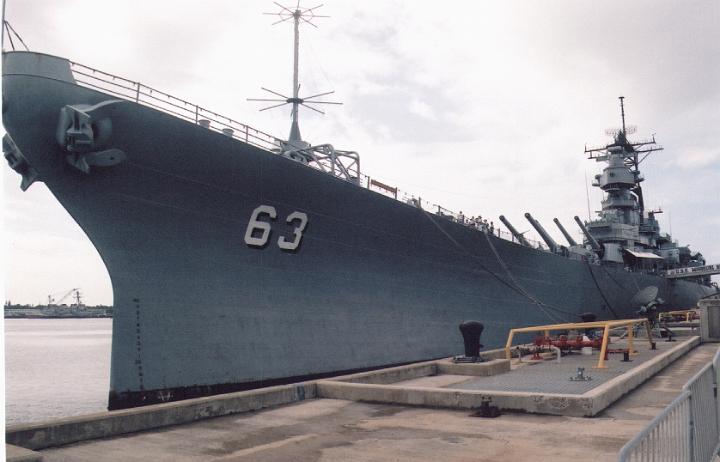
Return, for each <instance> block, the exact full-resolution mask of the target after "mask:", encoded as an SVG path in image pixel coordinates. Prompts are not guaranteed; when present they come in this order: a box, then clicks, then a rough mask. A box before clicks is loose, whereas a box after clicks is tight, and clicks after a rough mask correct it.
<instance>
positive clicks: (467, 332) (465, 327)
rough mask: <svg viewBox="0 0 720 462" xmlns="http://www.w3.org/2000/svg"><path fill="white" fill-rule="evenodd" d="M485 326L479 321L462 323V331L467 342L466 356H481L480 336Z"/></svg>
mask: <svg viewBox="0 0 720 462" xmlns="http://www.w3.org/2000/svg"><path fill="white" fill-rule="evenodd" d="M483 329H485V326H483V325H482V323H481V322H478V321H465V322H463V323H461V324H460V333H461V334H462V336H463V342H464V343H465V356H466V357H468V358H477V357H479V356H480V348H482V345H481V344H480V336H481V335H482V332H483Z"/></svg>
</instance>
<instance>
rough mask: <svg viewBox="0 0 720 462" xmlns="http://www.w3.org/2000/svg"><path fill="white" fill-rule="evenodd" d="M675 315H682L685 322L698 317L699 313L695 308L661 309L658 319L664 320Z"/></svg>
mask: <svg viewBox="0 0 720 462" xmlns="http://www.w3.org/2000/svg"><path fill="white" fill-rule="evenodd" d="M675 316H683V317H685V321H686V322H690V321H692V320H693V319H699V318H700V313H699V312H698V310H697V309H689V310H676V311H663V312H661V313H660V314H659V315H658V320H659V321H665V320H667V318H671V319H672V318H674V317H675Z"/></svg>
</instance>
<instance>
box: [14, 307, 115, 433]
mask: <svg viewBox="0 0 720 462" xmlns="http://www.w3.org/2000/svg"><path fill="white" fill-rule="evenodd" d="M111 337H112V319H6V320H5V423H6V424H7V425H14V424H19V423H29V422H39V421H43V420H48V419H57V418H61V417H69V416H74V415H81V414H88V413H93V412H100V411H104V410H106V406H107V396H108V390H109V386H110V342H111Z"/></svg>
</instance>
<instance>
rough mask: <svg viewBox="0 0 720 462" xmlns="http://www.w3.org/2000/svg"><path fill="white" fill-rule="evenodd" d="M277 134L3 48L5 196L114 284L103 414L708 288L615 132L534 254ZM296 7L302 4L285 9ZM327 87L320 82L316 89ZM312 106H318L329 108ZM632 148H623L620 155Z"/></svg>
mask: <svg viewBox="0 0 720 462" xmlns="http://www.w3.org/2000/svg"><path fill="white" fill-rule="evenodd" d="M286 10H287V11H284V13H285V16H284V17H283V18H282V19H281V20H282V21H286V20H287V21H289V22H291V23H294V27H295V63H294V64H295V68H294V71H295V72H294V82H293V92H292V96H291V97H287V96H284V95H282V94H280V93H278V92H274V91H270V90H268V91H269V92H270V93H272V94H273V96H274V97H277V98H268V99H267V101H269V102H271V103H272V105H277V106H280V105H284V104H290V105H292V108H293V112H292V116H293V117H292V125H291V129H290V134H289V136H288V138H287V139H279V138H277V137H275V136H272V135H269V134H266V133H264V132H262V131H259V130H256V129H253V128H251V127H249V126H247V125H244V124H241V123H239V122H236V121H234V120H232V119H230V118H227V117H225V116H221V115H219V114H216V113H214V112H212V111H209V110H207V109H205V108H202V107H200V106H197V105H195V104H192V103H190V102H188V101H185V100H183V99H180V98H177V97H173V96H171V95H168V94H166V93H163V92H161V91H159V90H157V89H155V88H151V87H148V86H145V85H143V84H141V83H138V82H135V81H131V80H127V79H124V78H121V77H118V76H114V75H111V74H108V73H105V72H102V71H100V70H97V69H93V68H90V67H88V66H84V65H81V64H78V63H75V62H72V61H70V60H68V59H65V58H61V57H57V56H50V55H46V54H42V53H38V52H31V51H8V52H4V53H3V68H2V72H3V95H2V97H3V125H4V127H5V129H6V131H7V135H6V136H5V137H4V139H3V151H4V154H5V158H6V159H7V161H8V163H9V165H10V167H11V168H12V169H14V170H15V171H16V172H17V173H18V174H19V175H20V176H21V178H22V179H21V188H22V189H23V190H24V189H27V188H28V187H30V186H31V185H32V183H34V182H36V181H40V182H43V183H45V185H47V187H48V188H49V190H50V191H51V192H52V194H53V195H54V196H55V197H56V198H57V200H58V201H59V203H60V204H61V205H62V206H63V207H64V208H65V209H66V210H67V212H68V213H69V214H70V215H71V216H72V217H73V219H74V220H75V221H76V222H77V223H78V224H79V225H80V227H81V228H82V229H83V231H84V232H85V233H86V234H87V236H88V237H89V239H90V240H91V242H92V243H93V245H94V246H95V248H96V249H97V251H98V253H99V255H100V256H101V258H102V259H103V261H104V263H105V265H106V268H107V271H108V274H109V276H110V279H111V281H112V289H113V296H114V313H113V338H112V357H111V372H110V375H111V378H110V390H109V401H108V407H109V409H121V408H128V407H134V406H141V405H146V404H152V403H158V402H167V401H174V400H179V399H185V398H191V397H197V396H204V395H210V394H217V393H224V392H230V391H237V390H244V389H251V388H257V387H262V386H268V385H274V384H280V383H292V382H298V381H302V380H306V379H310V378H318V377H324V376H329V375H334V374H339V373H346V372H350V371H361V370H368V369H373V368H379V367H383V366H388V365H396V364H405V363H411V362H415V361H420V360H428V359H434V358H441V357H447V356H450V355H454V354H457V353H459V352H460V351H462V340H461V339H460V336H459V335H457V334H456V332H457V327H458V324H459V323H461V322H462V321H465V320H468V319H474V320H479V321H481V322H482V323H483V324H484V326H485V334H484V336H483V339H482V340H483V343H485V345H487V346H498V345H500V344H501V343H502V342H503V340H504V338H505V337H506V335H507V332H508V330H509V329H510V328H512V327H517V326H520V325H532V324H547V323H548V322H560V321H577V320H579V319H580V317H581V316H583V315H586V314H587V313H591V314H593V315H595V316H597V317H599V318H602V319H613V318H625V317H631V316H635V315H636V314H637V313H638V311H640V310H646V311H648V310H653V309H660V310H663V309H676V308H688V307H692V306H694V305H695V304H696V303H697V301H698V300H699V299H700V298H702V297H705V296H709V295H711V294H714V293H716V292H717V288H716V287H715V286H713V284H712V283H711V280H710V276H709V275H710V274H715V273H717V272H718V271H717V269H718V268H717V266H713V265H707V264H706V262H705V260H704V258H703V257H702V255H701V254H700V253H693V252H691V251H690V249H689V248H688V247H686V246H681V245H679V244H678V243H677V242H676V241H675V240H674V239H673V238H672V237H671V236H670V235H668V234H666V233H662V232H661V231H660V228H659V225H658V221H657V218H656V214H657V211H653V210H645V202H644V198H643V195H642V188H641V183H642V181H643V180H644V179H643V177H642V175H641V173H640V170H639V165H640V162H641V161H642V160H643V159H644V157H645V156H647V155H648V154H650V153H651V152H652V151H655V150H658V149H660V147H659V146H657V144H656V143H655V140H654V138H653V139H651V140H648V141H639V142H634V141H631V140H630V139H629V138H628V135H630V134H631V133H630V131H631V130H630V129H629V128H626V127H625V114H624V102H623V100H622V99H621V107H622V108H623V109H622V111H623V112H622V121H623V126H622V128H621V129H619V130H617V131H616V132H614V133H612V134H611V136H612V141H611V142H610V143H608V144H606V145H605V146H602V147H600V148H590V149H587V148H586V149H585V153H586V155H587V156H588V157H589V158H590V159H592V160H594V161H596V162H599V163H601V164H603V169H602V172H601V173H600V174H598V175H597V176H596V177H595V185H596V186H597V187H599V188H600V189H601V190H602V191H603V192H604V200H603V202H602V211H601V212H600V213H599V216H598V217H597V219H595V220H590V221H586V222H584V221H582V220H580V219H579V218H578V217H575V221H576V222H577V225H578V226H579V228H580V229H581V230H582V233H583V236H584V238H583V240H582V242H576V241H575V240H574V239H573V237H572V235H571V233H569V232H568V231H567V230H566V229H565V228H564V227H563V226H562V224H561V223H560V221H559V220H556V223H557V225H558V226H559V227H560V230H561V232H562V233H563V235H564V236H565V237H566V238H567V241H568V242H567V245H563V244H559V243H557V242H556V241H554V240H553V238H552V237H551V236H550V234H549V233H548V232H547V231H546V230H545V229H544V228H543V227H542V225H541V224H540V223H539V222H538V221H537V220H535V219H534V218H533V217H532V216H531V215H530V214H526V217H527V219H528V220H529V222H530V223H531V224H532V226H533V227H534V228H535V229H536V230H537V231H538V233H539V234H540V236H541V237H542V239H543V241H544V245H543V244H540V243H537V242H532V241H530V239H528V238H526V237H525V236H524V234H522V233H520V232H518V231H517V230H516V229H515V228H514V227H513V226H512V224H511V223H510V222H509V221H508V220H507V219H506V218H505V217H501V221H503V222H504V223H505V224H506V226H507V228H508V229H509V230H510V234H507V233H505V232H500V231H499V230H497V229H495V228H493V229H490V228H489V227H488V226H486V223H485V222H484V221H483V220H478V219H471V218H469V217H466V216H464V215H462V214H461V213H460V214H457V213H453V212H450V211H449V210H446V209H444V208H442V207H439V206H431V205H430V204H428V203H426V202H425V201H423V200H420V199H417V198H415V197H409V198H407V199H406V200H403V197H402V196H401V194H400V193H399V191H398V190H397V189H396V188H394V187H391V186H389V185H388V184H387V183H384V182H381V181H378V180H377V179H374V178H370V177H368V176H366V175H365V174H363V173H362V172H361V170H360V156H359V155H358V154H357V153H356V152H353V151H342V150H338V149H335V148H334V147H333V146H332V145H330V144H320V145H313V144H310V143H308V142H306V141H304V140H303V139H302V137H301V135H300V129H299V124H298V112H299V109H300V107H309V108H310V109H315V110H317V108H316V106H314V104H323V103H325V104H328V103H330V102H328V101H320V100H318V99H316V98H317V97H321V96H325V94H320V95H314V96H311V97H305V98H303V97H300V96H299V94H298V91H299V85H298V70H297V69H298V66H297V56H298V54H297V49H298V33H297V27H298V23H299V22H300V21H305V20H308V18H307V14H311V13H312V12H311V11H310V10H309V9H295V10H290V9H286ZM304 15H305V16H304ZM328 94H329V93H328ZM330 104H332V103H330ZM641 156H642V157H641Z"/></svg>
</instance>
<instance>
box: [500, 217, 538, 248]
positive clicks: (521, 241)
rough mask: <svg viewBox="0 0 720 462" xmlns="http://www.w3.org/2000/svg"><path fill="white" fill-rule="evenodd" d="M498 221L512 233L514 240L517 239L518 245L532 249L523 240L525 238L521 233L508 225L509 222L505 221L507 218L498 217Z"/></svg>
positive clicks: (525, 240)
mask: <svg viewBox="0 0 720 462" xmlns="http://www.w3.org/2000/svg"><path fill="white" fill-rule="evenodd" d="M500 221H502V222H503V224H504V225H505V227H506V228H507V229H508V230H509V231H510V232H511V233H512V235H513V236H515V239H517V240H518V242H519V243H521V244H522V245H524V246H526V247H532V246H531V245H530V243H529V242H528V241H527V239H525V236H523V235H522V233H519V232H518V230H517V229H515V227H514V226H513V225H511V224H510V222H509V221H508V220H507V218H505V216H504V215H500Z"/></svg>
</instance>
